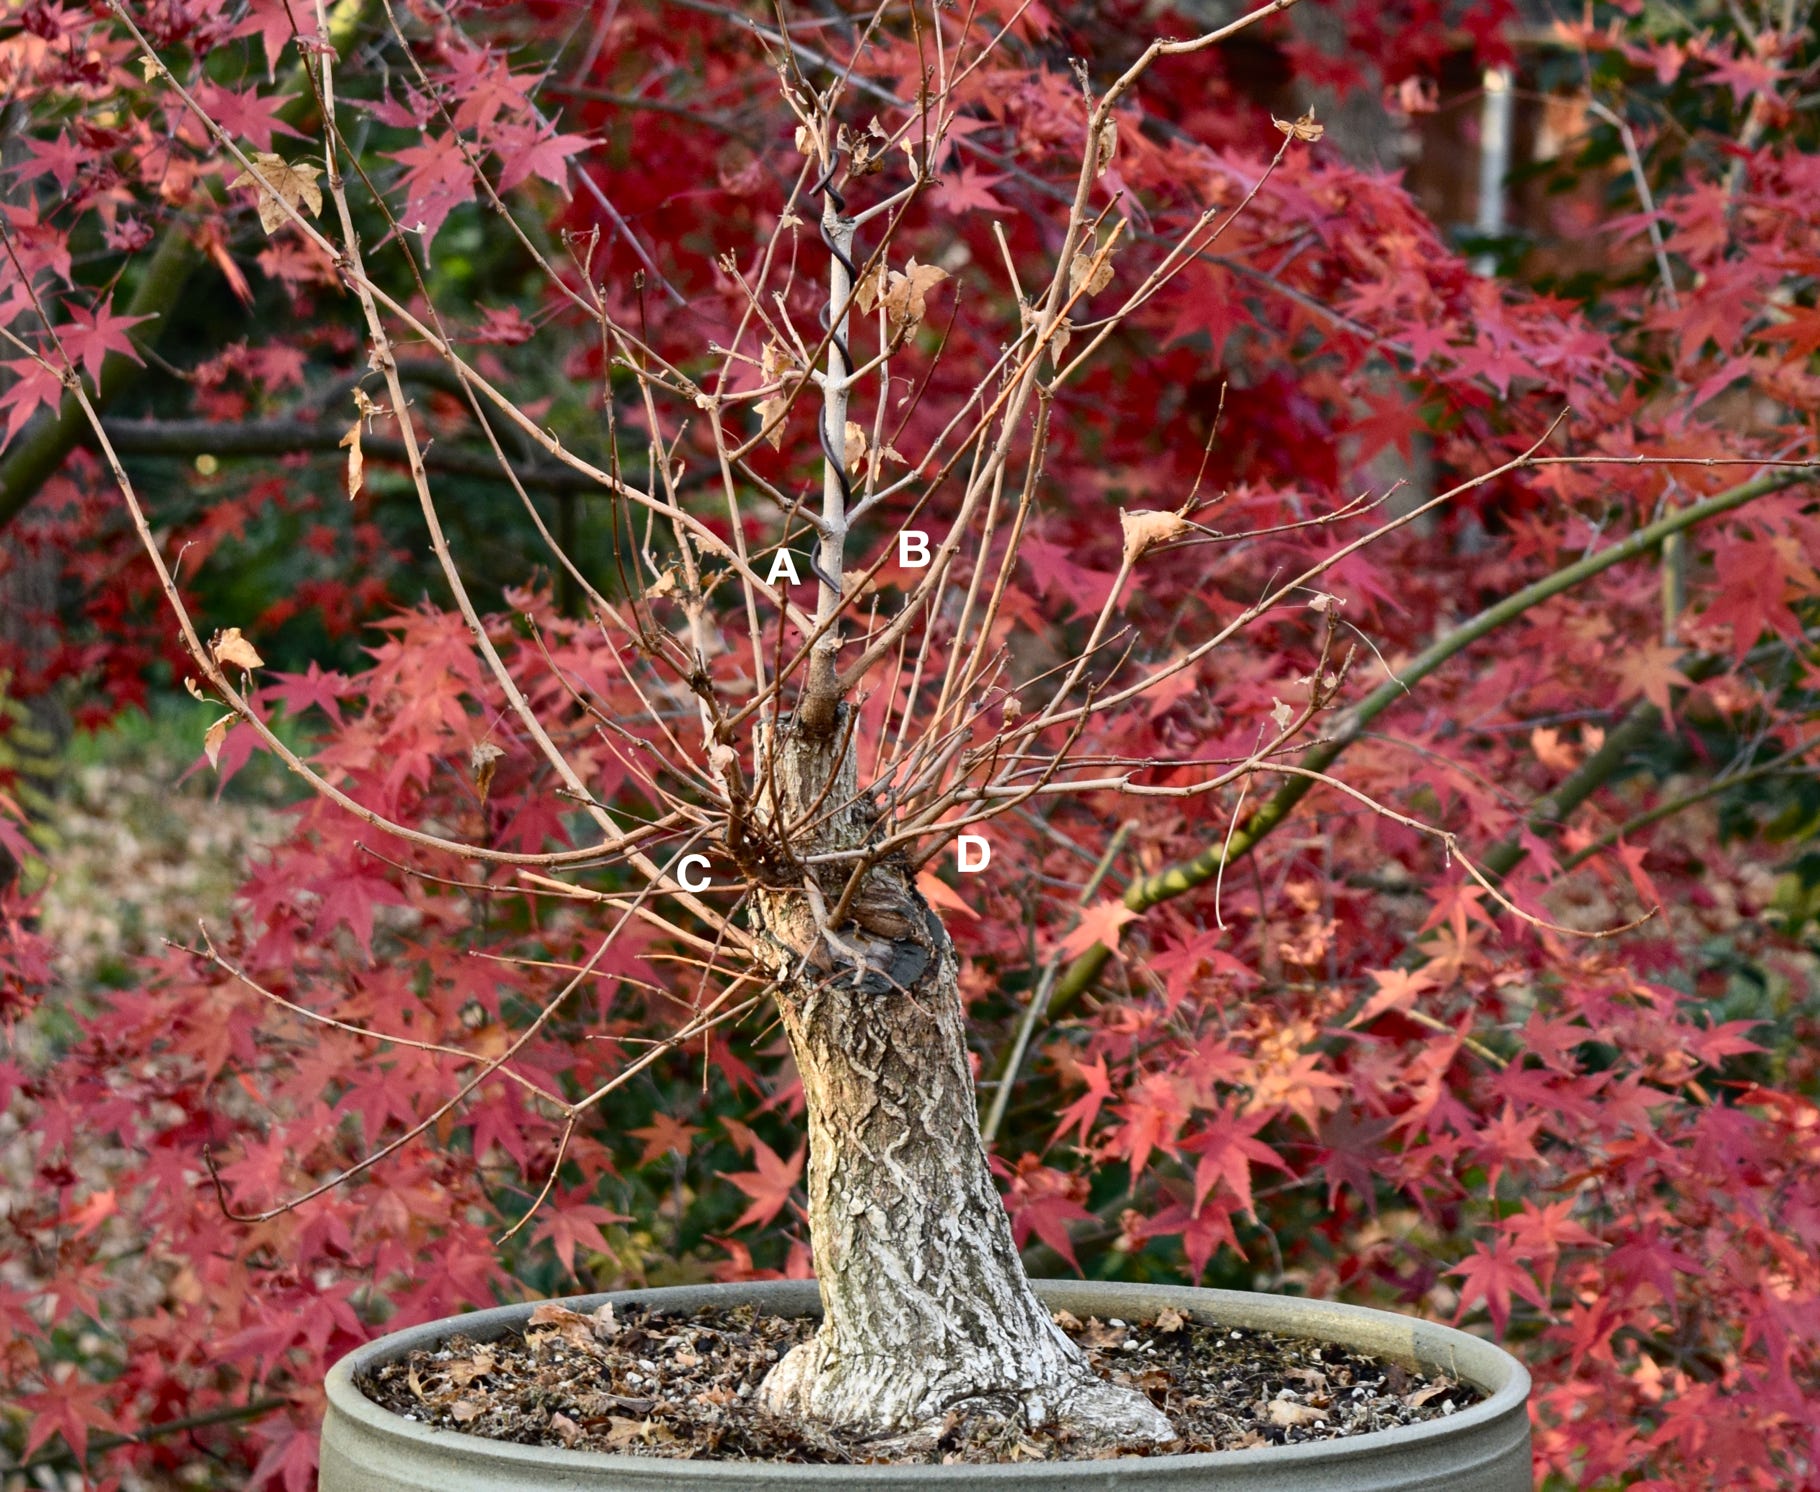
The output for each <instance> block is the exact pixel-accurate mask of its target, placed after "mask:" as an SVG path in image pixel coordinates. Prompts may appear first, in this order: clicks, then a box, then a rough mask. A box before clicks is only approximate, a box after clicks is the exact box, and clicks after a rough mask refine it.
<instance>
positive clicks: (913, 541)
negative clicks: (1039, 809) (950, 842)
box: [897, 528, 985, 844]
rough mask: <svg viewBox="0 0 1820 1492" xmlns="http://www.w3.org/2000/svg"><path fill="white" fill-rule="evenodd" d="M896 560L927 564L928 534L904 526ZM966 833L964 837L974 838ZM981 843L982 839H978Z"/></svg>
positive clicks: (919, 566) (910, 565)
mask: <svg viewBox="0 0 1820 1492" xmlns="http://www.w3.org/2000/svg"><path fill="white" fill-rule="evenodd" d="M897 562H898V564H900V565H902V566H903V567H904V569H906V570H924V569H927V568H928V566H929V535H928V534H926V533H924V532H923V531H922V530H921V529H920V528H906V529H903V530H901V531H900V532H899V534H898V536H897ZM974 837H975V836H973V835H967V836H966V838H969V839H971V838H974ZM980 842H981V843H982V844H983V843H985V841H984V840H981V841H980Z"/></svg>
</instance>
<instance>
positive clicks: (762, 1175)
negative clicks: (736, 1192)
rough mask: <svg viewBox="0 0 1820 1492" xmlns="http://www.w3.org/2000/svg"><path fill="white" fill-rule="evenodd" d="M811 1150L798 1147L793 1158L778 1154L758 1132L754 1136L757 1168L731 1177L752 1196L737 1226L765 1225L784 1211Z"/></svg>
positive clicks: (753, 1151)
mask: <svg viewBox="0 0 1820 1492" xmlns="http://www.w3.org/2000/svg"><path fill="white" fill-rule="evenodd" d="M807 1154H808V1150H807V1148H806V1147H805V1148H804V1149H801V1150H798V1151H797V1152H796V1154H795V1155H793V1156H791V1157H790V1159H789V1160H781V1159H779V1158H778V1154H777V1152H776V1151H775V1150H773V1149H772V1148H771V1147H770V1146H769V1145H767V1144H766V1143H765V1142H764V1141H763V1140H761V1139H759V1138H758V1136H757V1135H754V1136H753V1137H752V1160H753V1162H754V1164H756V1165H757V1167H758V1169H757V1170H755V1171H735V1172H733V1173H732V1174H731V1175H730V1176H728V1177H727V1180H729V1181H731V1182H732V1183H733V1184H734V1185H735V1186H737V1187H738V1188H739V1189H740V1190H741V1191H742V1192H744V1193H745V1194H746V1195H747V1196H748V1197H750V1198H751V1199H752V1205H751V1206H750V1207H748V1208H747V1209H746V1210H745V1211H744V1212H742V1213H741V1214H740V1215H739V1216H738V1217H737V1218H735V1219H734V1220H733V1226H734V1227H735V1228H745V1227H749V1226H751V1225H753V1224H759V1225H762V1224H765V1223H768V1222H770V1221H771V1219H772V1218H774V1217H776V1216H777V1215H778V1213H780V1212H782V1211H783V1210H784V1204H785V1203H787V1202H788V1201H789V1200H790V1193H791V1191H792V1190H793V1189H794V1188H795V1186H796V1183H797V1182H798V1181H800V1180H801V1179H802V1174H803V1159H804V1157H805V1156H806V1155H807Z"/></svg>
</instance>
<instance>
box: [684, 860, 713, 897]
mask: <svg viewBox="0 0 1820 1492" xmlns="http://www.w3.org/2000/svg"><path fill="white" fill-rule="evenodd" d="M691 866H700V867H701V870H702V872H703V874H702V877H701V879H700V880H699V881H697V880H692V879H690V876H691V871H690V867H691ZM707 869H708V857H707V856H706V855H684V856H683V857H682V859H680V860H678V861H677V862H676V884H677V885H679V886H681V887H682V888H683V890H685V891H706V890H707V889H708V877H707V874H706V872H707Z"/></svg>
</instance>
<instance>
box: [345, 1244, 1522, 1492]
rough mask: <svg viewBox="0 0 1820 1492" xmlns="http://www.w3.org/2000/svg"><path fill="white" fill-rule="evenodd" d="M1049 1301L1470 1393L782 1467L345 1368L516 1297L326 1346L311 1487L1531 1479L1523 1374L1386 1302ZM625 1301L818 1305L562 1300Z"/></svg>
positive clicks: (1313, 1484) (1091, 1287)
mask: <svg viewBox="0 0 1820 1492" xmlns="http://www.w3.org/2000/svg"><path fill="white" fill-rule="evenodd" d="M1036 1292H1037V1294H1038V1296H1039V1297H1041V1299H1042V1300H1043V1302H1044V1304H1046V1305H1048V1306H1049V1307H1050V1308H1051V1309H1054V1310H1067V1311H1072V1312H1073V1313H1074V1314H1075V1315H1076V1316H1079V1317H1082V1318H1083V1319H1085V1318H1086V1317H1087V1316H1099V1317H1101V1318H1102V1319H1104V1318H1106V1317H1109V1316H1116V1317H1120V1318H1122V1319H1124V1320H1127V1321H1130V1320H1139V1319H1142V1318H1144V1317H1147V1316H1153V1315H1155V1314H1156V1312H1157V1311H1159V1310H1161V1309H1162V1308H1163V1307H1164V1306H1173V1307H1174V1308H1175V1309H1176V1310H1178V1311H1180V1312H1181V1313H1182V1314H1183V1315H1185V1316H1191V1317H1193V1318H1194V1319H1196V1320H1198V1321H1202V1322H1206V1323H1208V1324H1212V1325H1226V1326H1234V1327H1239V1328H1242V1329H1244V1330H1247V1331H1271V1332H1277V1333H1280V1334H1281V1335H1284V1336H1295V1337H1304V1338H1313V1339H1315V1340H1317V1341H1323V1342H1331V1343H1333V1344H1335V1345H1336V1346H1342V1347H1349V1348H1351V1349H1353V1350H1354V1351H1358V1352H1368V1353H1371V1354H1373V1355H1375V1356H1377V1357H1381V1358H1384V1359H1387V1360H1390V1361H1396V1362H1400V1363H1402V1364H1404V1365H1405V1366H1409V1367H1419V1368H1422V1369H1424V1370H1430V1371H1438V1372H1443V1373H1446V1374H1447V1375H1448V1376H1449V1377H1452V1378H1458V1379H1460V1380H1462V1381H1464V1382H1466V1383H1470V1384H1472V1385H1473V1386H1474V1387H1475V1388H1477V1389H1479V1390H1480V1391H1481V1392H1482V1393H1484V1394H1485V1396H1486V1397H1485V1399H1484V1400H1483V1401H1482V1402H1481V1403H1478V1404H1475V1405H1473V1406H1472V1407H1471V1408H1468V1409H1463V1410H1461V1411H1460V1412H1459V1413H1458V1414H1452V1415H1449V1416H1447V1417H1446V1418H1444V1419H1432V1420H1426V1421H1424V1422H1422V1423H1421V1424H1416V1425H1402V1426H1398V1427H1397V1428H1395V1429H1391V1430H1382V1431H1378V1432H1376V1433H1374V1434H1370V1435H1354V1436H1349V1437H1347V1438H1345V1439H1341V1440H1325V1441H1318V1442H1313V1443H1310V1444H1305V1445H1293V1446H1272V1447H1268V1448H1265V1449H1261V1450H1243V1451H1221V1452H1217V1453H1214V1454H1211V1455H1193V1456H1154V1457H1130V1458H1125V1459H1120V1460H1114V1461H1055V1462H1040V1461H1039V1462H1021V1463H1017V1464H1006V1465H1003V1466H920V1465H919V1466H798V1465H787V1464H781V1463H766V1462H752V1461H719V1462H717V1461H675V1460H657V1459H653V1458H649V1457H642V1456H610V1455H602V1454H600V1453H598V1452H593V1451H570V1450H560V1449H546V1448H544V1447H541V1446H529V1445H513V1444H509V1443H507V1442H504V1441H496V1440H484V1439H482V1438H481V1437H479V1436H476V1435H463V1434H460V1433H458V1432H455V1431H451V1430H433V1429H430V1428H429V1427H427V1426H425V1425H420V1424H414V1423H412V1422H411V1421H409V1420H405V1419H401V1418H399V1417H398V1416H397V1415H395V1414H393V1413H391V1412H390V1411H389V1410H386V1409H381V1408H380V1407H379V1406H378V1405H377V1404H375V1403H373V1402H372V1401H371V1400H370V1399H368V1398H367V1397H366V1396H365V1395H363V1394H362V1393H361V1392H360V1390H359V1389H357V1388H355V1387H354V1378H355V1375H356V1374H358V1373H361V1372H363V1371H365V1370H366V1369H369V1368H372V1367H375V1366H377V1365H378V1364H380V1363H384V1362H389V1361H391V1360H392V1359H394V1358H397V1357H401V1356H403V1355H404V1354H405V1353H407V1352H411V1351H414V1350H417V1349H419V1348H434V1347H436V1346H438V1345H439V1344H440V1343H442V1342H443V1341H445V1340H446V1339H447V1338H448V1337H450V1336H453V1335H455V1334H456V1333H460V1334H462V1335H464V1336H467V1337H470V1338H472V1339H473V1340H474V1341H476V1342H486V1341H491V1340H493V1339H494V1338H496V1337H499V1336H502V1335H504V1334H505V1333H506V1332H507V1331H509V1330H512V1329H514V1328H517V1327H519V1326H521V1325H522V1324H523V1323H524V1321H525V1320H526V1319H527V1318H528V1317H529V1316H530V1314H531V1311H532V1307H531V1306H529V1305H519V1306H502V1307H499V1308H498V1309H496V1310H489V1311H477V1312H475V1313H474V1314H472V1315H468V1316H456V1317H451V1318H449V1319H447V1320H443V1321H432V1322H429V1323H427V1324H426V1325H423V1326H414V1327H412V1328H410V1329H409V1330H408V1331H400V1332H394V1333H393V1334H392V1335H391V1336H387V1337H381V1338H380V1339H379V1340H378V1341H375V1342H370V1343H368V1344H367V1345H366V1346H365V1347H362V1348H360V1349H359V1350H357V1351H355V1352H351V1353H349V1354H348V1356H346V1357H344V1358H342V1359H341V1361H340V1362H338V1363H336V1364H335V1366H334V1367H333V1368H332V1369H330V1371H329V1376H328V1406H329V1407H328V1415H327V1417H326V1419H325V1420H324V1422H323V1427H322V1473H321V1483H320V1486H321V1492H634V1489H636V1492H733V1489H735V1488H752V1489H755V1492H772V1489H783V1488H789V1487H810V1488H815V1489H818V1492H834V1489H836V1488H862V1489H865V1492H914V1489H920V1488H932V1489H933V1488H940V1489H944V1492H954V1489H959V1488H963V1487H997V1488H1003V1489H1006V1492H1012V1489H1016V1492H1099V1489H1110V1488H1130V1489H1133V1492H1137V1489H1142V1492H1534V1480H1533V1475H1532V1470H1531V1463H1530V1451H1529V1411H1528V1404H1527V1401H1528V1398H1529V1374H1528V1373H1527V1372H1526V1371H1525V1370H1524V1368H1523V1365H1522V1364H1521V1363H1520V1362H1518V1361H1517V1360H1516V1359H1515V1358H1514V1357H1512V1356H1511V1355H1510V1354H1509V1353H1508V1352H1505V1351H1504V1350H1502V1349H1501V1348H1499V1347H1495V1346H1493V1345H1492V1344H1491V1343H1490V1342H1485V1341H1481V1340H1480V1339H1479V1338H1478V1337H1473V1336H1468V1335H1467V1334H1466V1333H1465V1332H1461V1331H1455V1330H1453V1329H1452V1328H1451V1327H1446V1326H1437V1325H1435V1324H1434V1323H1433V1322H1429V1321H1420V1320H1417V1319H1415V1318H1414V1317H1410V1316H1399V1315H1395V1314H1393V1313H1391V1312H1389V1311H1374V1310H1366V1309H1364V1308H1362V1307H1359V1306H1346V1305H1332V1304H1329V1303H1328V1302H1325V1301H1318V1300H1299V1299H1295V1298H1293V1297H1290V1296H1283V1295H1251V1294H1247V1293H1245V1292H1243V1291H1236V1290H1188V1289H1179V1288H1172V1287H1169V1286H1162V1285H1117V1284H1099V1283H1083V1282H1080V1281H1072V1280H1039V1281H1037V1282H1036ZM605 1301H612V1302H614V1303H615V1304H619V1303H622V1302H623V1303H630V1302H632V1301H638V1302H640V1303H641V1304H644V1305H648V1306H652V1307H657V1308H661V1309H663V1310H667V1311H693V1310H696V1309H698V1308H699V1307H702V1306H708V1305H716V1306H737V1305H745V1304H752V1305H755V1306H757V1307H758V1308H759V1309H760V1310H763V1311H769V1312H773V1313H775V1314H777V1315H781V1316H819V1315H820V1314H821V1300H820V1297H819V1296H818V1294H817V1292H816V1287H815V1285H814V1283H813V1281H808V1280H788V1281H778V1282H765V1283H757V1284H744V1285H699V1286H687V1287H684V1288H680V1289H671V1290H634V1291H624V1292H620V1293H618V1294H613V1295H586V1296H581V1297H578V1298H574V1299H570V1300H565V1301H563V1302H562V1304H564V1305H566V1306H569V1307H571V1308H572V1309H574V1310H577V1311H584V1312H585V1311H591V1310H593V1309H594V1308H595V1307H596V1306H598V1305H600V1304H601V1303H602V1302H605Z"/></svg>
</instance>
